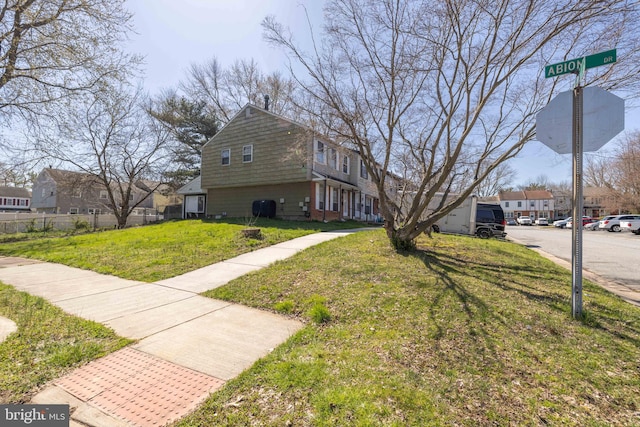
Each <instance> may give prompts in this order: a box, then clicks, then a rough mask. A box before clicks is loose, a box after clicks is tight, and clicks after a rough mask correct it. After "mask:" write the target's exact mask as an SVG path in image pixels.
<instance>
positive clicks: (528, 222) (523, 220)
mask: <svg viewBox="0 0 640 427" xmlns="http://www.w3.org/2000/svg"><path fill="white" fill-rule="evenodd" d="M516 221H518V224H520V225H531V224H532V223H533V222H532V221H531V218H529V217H528V216H521V217H520V218H518V219H517V220H516Z"/></svg>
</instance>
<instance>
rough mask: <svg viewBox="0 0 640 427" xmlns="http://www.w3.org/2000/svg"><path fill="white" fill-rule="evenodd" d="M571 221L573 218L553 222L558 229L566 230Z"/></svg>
mask: <svg viewBox="0 0 640 427" xmlns="http://www.w3.org/2000/svg"><path fill="white" fill-rule="evenodd" d="M569 221H571V217H569V218H565V219H559V220H557V221H553V226H554V227H558V228H565V227H566V226H567V223H568V222H569Z"/></svg>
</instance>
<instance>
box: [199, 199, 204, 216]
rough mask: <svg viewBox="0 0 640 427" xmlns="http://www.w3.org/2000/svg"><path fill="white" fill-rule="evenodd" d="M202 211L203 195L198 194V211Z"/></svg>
mask: <svg viewBox="0 0 640 427" xmlns="http://www.w3.org/2000/svg"><path fill="white" fill-rule="evenodd" d="M203 212H204V196H198V213H203Z"/></svg>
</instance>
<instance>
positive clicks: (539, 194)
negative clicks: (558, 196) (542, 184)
mask: <svg viewBox="0 0 640 427" xmlns="http://www.w3.org/2000/svg"><path fill="white" fill-rule="evenodd" d="M524 194H525V196H526V198H527V200H544V199H553V194H551V192H550V191H547V190H525V192H524Z"/></svg>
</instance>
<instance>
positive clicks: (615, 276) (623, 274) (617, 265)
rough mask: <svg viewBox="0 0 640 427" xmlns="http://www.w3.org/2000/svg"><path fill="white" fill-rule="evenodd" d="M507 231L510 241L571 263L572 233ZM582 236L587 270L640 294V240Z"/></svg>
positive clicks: (595, 234)
mask: <svg viewBox="0 0 640 427" xmlns="http://www.w3.org/2000/svg"><path fill="white" fill-rule="evenodd" d="M506 231H507V236H508V237H511V238H513V239H515V240H517V241H519V242H521V243H523V244H525V245H527V246H529V247H532V248H538V249H540V250H542V251H544V252H546V253H548V254H551V255H554V256H556V257H558V258H560V259H563V260H565V261H568V262H569V263H571V244H572V241H573V239H572V233H571V230H567V229H565V230H561V229H558V228H555V227H553V226H549V227H522V226H520V227H516V226H510V227H507V230H506ZM582 236H583V237H582V240H583V241H582V265H583V269H585V270H587V271H591V272H593V273H595V274H597V275H598V276H601V277H603V278H605V279H607V280H609V281H613V282H616V283H619V284H622V285H625V286H627V287H629V288H631V289H633V290H635V291H636V292H640V258H639V257H638V254H640V236H636V235H634V234H632V233H609V232H606V231H586V230H585V231H583V233H582Z"/></svg>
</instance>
